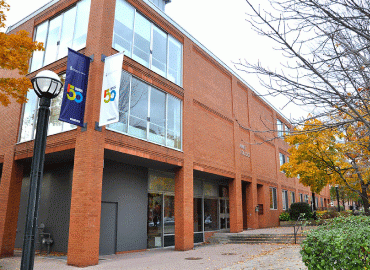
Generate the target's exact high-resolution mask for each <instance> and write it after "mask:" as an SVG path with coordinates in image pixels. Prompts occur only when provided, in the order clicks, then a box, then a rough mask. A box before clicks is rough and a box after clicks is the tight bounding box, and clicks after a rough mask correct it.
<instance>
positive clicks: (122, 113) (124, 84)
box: [109, 72, 131, 133]
mask: <svg viewBox="0 0 370 270" xmlns="http://www.w3.org/2000/svg"><path fill="white" fill-rule="evenodd" d="M130 80H131V76H130V75H129V74H128V73H126V72H122V74H121V84H120V92H119V103H118V110H119V122H117V123H114V124H110V125H109V127H110V128H112V129H114V130H117V131H119V132H125V133H127V123H128V121H127V119H128V113H129V102H130V87H131V81H130Z"/></svg>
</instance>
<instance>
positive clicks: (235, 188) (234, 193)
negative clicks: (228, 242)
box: [229, 177, 243, 233]
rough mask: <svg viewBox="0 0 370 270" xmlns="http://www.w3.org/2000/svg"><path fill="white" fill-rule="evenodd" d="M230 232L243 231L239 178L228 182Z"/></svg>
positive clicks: (240, 183)
mask: <svg viewBox="0 0 370 270" xmlns="http://www.w3.org/2000/svg"><path fill="white" fill-rule="evenodd" d="M229 198H230V232H232V233H237V232H242V231H243V208H242V182H241V179H240V178H239V177H236V178H234V179H233V180H231V181H230V182H229Z"/></svg>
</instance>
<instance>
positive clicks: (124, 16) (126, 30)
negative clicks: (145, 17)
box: [113, 0, 135, 57]
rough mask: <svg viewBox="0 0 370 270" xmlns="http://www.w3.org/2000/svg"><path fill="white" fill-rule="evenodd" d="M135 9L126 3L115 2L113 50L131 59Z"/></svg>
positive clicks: (118, 0)
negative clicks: (123, 52) (123, 53)
mask: <svg viewBox="0 0 370 270" xmlns="http://www.w3.org/2000/svg"><path fill="white" fill-rule="evenodd" d="M134 18H135V9H134V8H133V7H132V6H131V5H130V4H128V3H127V2H126V1H123V0H117V3H116V14H115V21H114V33H113V48H115V49H117V50H118V51H120V52H122V51H125V55H127V56H130V57H131V48H132V40H133V34H134Z"/></svg>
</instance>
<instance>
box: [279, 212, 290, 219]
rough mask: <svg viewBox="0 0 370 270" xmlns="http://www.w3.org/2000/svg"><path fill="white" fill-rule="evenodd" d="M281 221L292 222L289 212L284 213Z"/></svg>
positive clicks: (280, 217)
mask: <svg viewBox="0 0 370 270" xmlns="http://www.w3.org/2000/svg"><path fill="white" fill-rule="evenodd" d="M279 220H280V221H289V220H290V215H289V213H288V212H285V211H284V212H282V213H281V214H280V216H279Z"/></svg>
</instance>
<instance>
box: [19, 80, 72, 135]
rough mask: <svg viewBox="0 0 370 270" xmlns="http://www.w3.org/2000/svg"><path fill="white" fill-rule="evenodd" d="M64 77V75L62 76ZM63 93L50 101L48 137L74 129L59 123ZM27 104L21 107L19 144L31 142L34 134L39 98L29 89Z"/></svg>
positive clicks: (64, 123)
mask: <svg viewBox="0 0 370 270" xmlns="http://www.w3.org/2000/svg"><path fill="white" fill-rule="evenodd" d="M64 76H65V75H64ZM63 91H64V89H62V91H61V92H60V94H59V95H58V96H57V97H56V98H54V99H52V100H51V105H50V117H49V126H48V135H53V134H56V133H60V132H64V131H68V130H72V129H74V128H76V126H75V125H72V124H69V123H66V122H62V121H59V120H58V119H59V114H60V107H61V105H62V99H63ZM27 99H28V102H27V103H26V104H24V105H23V106H24V107H23V108H24V109H23V117H22V123H21V129H20V136H19V142H25V141H29V140H33V139H34V138H35V132H36V118H37V109H38V103H39V98H38V97H37V96H36V94H35V92H34V90H33V89H30V90H29V91H28V93H27Z"/></svg>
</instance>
